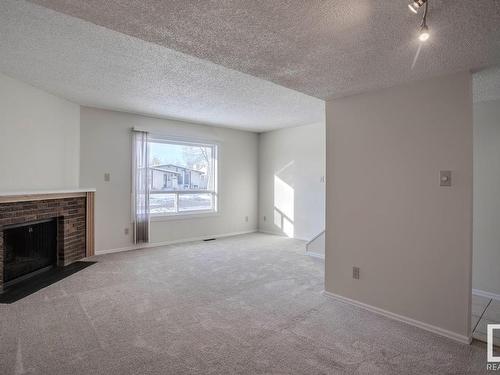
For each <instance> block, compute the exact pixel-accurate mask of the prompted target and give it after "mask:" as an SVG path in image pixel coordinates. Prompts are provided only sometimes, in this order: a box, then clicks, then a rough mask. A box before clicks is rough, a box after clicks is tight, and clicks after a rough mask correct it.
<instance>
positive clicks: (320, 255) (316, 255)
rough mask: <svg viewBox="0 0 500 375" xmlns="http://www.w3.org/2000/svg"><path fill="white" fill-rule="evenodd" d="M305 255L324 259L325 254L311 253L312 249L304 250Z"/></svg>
mask: <svg viewBox="0 0 500 375" xmlns="http://www.w3.org/2000/svg"><path fill="white" fill-rule="evenodd" d="M306 255H308V256H310V257H313V258H318V259H323V260H325V256H324V255H322V254H316V253H313V252H312V251H306Z"/></svg>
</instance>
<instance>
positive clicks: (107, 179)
mask: <svg viewBox="0 0 500 375" xmlns="http://www.w3.org/2000/svg"><path fill="white" fill-rule="evenodd" d="M104 181H105V182H109V181H111V173H109V172H106V173H104Z"/></svg>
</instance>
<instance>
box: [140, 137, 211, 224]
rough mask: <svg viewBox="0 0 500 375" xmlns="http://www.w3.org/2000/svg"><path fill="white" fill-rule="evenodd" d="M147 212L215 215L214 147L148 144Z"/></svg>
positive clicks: (156, 140)
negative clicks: (213, 213)
mask: <svg viewBox="0 0 500 375" xmlns="http://www.w3.org/2000/svg"><path fill="white" fill-rule="evenodd" d="M149 148H150V152H149V155H150V161H149V166H148V169H149V174H148V175H149V186H150V212H151V215H152V216H175V215H185V214H196V213H210V212H217V198H218V197H217V145H216V144H212V143H198V142H189V141H184V140H182V141H178V140H172V139H168V138H155V137H152V139H151V140H150V141H149Z"/></svg>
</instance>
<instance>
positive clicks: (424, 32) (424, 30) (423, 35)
mask: <svg viewBox="0 0 500 375" xmlns="http://www.w3.org/2000/svg"><path fill="white" fill-rule="evenodd" d="M429 37H430V34H429V28H428V27H427V25H425V24H424V25H422V27H421V28H420V33H419V34H418V40H420V41H421V42H425V41H427V39H429Z"/></svg>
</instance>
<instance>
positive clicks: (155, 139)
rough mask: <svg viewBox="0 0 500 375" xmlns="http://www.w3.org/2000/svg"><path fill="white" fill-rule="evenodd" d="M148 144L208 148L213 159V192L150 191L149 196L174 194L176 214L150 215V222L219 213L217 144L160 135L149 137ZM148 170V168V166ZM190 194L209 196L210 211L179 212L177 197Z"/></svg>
mask: <svg viewBox="0 0 500 375" xmlns="http://www.w3.org/2000/svg"><path fill="white" fill-rule="evenodd" d="M148 142H149V143H168V144H174V145H187V146H200V147H209V148H211V149H212V155H213V156H212V159H213V161H212V162H213V168H212V169H213V171H212V174H213V176H212V178H213V186H214V187H213V190H156V191H154V190H150V191H149V194H150V196H151V195H155V194H175V199H176V202H175V207H176V212H162V213H150V215H151V220H153V221H163V220H177V219H183V218H193V217H206V216H215V215H218V212H219V202H218V201H219V195H218V181H219V168H218V166H219V144H218V143H217V142H214V141H208V140H194V139H189V138H183V137H170V136H162V135H151V137H150V139H149V141H148ZM148 169H149V166H148ZM191 194H211V195H212V209H210V210H185V211H179V196H180V195H191Z"/></svg>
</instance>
